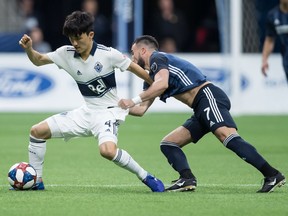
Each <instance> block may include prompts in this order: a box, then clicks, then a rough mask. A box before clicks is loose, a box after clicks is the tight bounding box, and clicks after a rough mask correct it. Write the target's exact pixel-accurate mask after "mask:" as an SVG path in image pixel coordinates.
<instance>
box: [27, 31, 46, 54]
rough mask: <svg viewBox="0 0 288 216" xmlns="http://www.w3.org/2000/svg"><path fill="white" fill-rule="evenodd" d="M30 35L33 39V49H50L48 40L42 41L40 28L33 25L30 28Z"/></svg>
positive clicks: (41, 50) (41, 51) (43, 51)
mask: <svg viewBox="0 0 288 216" xmlns="http://www.w3.org/2000/svg"><path fill="white" fill-rule="evenodd" d="M29 34H30V37H31V39H32V41H33V49H35V50H36V51H38V52H40V53H47V52H50V51H51V46H50V44H49V43H48V42H46V41H44V37H43V32H42V29H41V28H39V27H34V28H32V29H31V30H30V33H29Z"/></svg>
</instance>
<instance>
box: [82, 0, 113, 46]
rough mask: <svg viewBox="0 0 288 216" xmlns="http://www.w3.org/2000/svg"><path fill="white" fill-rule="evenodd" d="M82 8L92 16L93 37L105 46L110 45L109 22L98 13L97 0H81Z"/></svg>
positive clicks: (110, 32)
mask: <svg viewBox="0 0 288 216" xmlns="http://www.w3.org/2000/svg"><path fill="white" fill-rule="evenodd" d="M82 10H83V11H86V12H88V13H90V14H92V15H93V16H94V19H95V21H94V32H95V35H94V39H95V40H96V41H97V42H98V43H100V44H105V45H106V46H112V31H111V23H110V22H109V20H108V19H107V18H106V17H105V16H104V15H102V14H100V13H99V2H98V0H83V3H82Z"/></svg>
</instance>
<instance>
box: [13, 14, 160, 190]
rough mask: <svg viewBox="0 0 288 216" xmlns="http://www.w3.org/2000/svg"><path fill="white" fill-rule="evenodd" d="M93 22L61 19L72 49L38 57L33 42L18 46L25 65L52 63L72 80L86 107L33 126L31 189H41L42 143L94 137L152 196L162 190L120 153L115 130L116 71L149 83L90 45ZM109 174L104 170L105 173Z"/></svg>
mask: <svg viewBox="0 0 288 216" xmlns="http://www.w3.org/2000/svg"><path fill="white" fill-rule="evenodd" d="M93 21H94V18H93V17H92V15H91V14H89V13H87V12H81V11H76V12H73V13H72V14H70V15H68V16H67V17H66V20H65V23H64V27H63V33H64V35H65V36H67V37H68V38H69V40H70V42H71V44H72V46H68V45H67V46H62V47H60V48H58V49H57V50H56V51H54V52H49V53H47V54H41V53H39V52H37V51H35V50H34V49H33V48H32V40H31V38H30V37H29V36H27V35H24V36H23V37H22V38H21V40H20V41H19V44H20V45H21V46H22V48H23V49H24V50H25V51H26V54H27V56H28V57H29V59H30V61H31V62H32V63H33V64H35V65H37V66H40V65H45V64H52V63H54V64H56V65H57V66H58V67H59V68H60V69H64V70H65V71H66V72H67V73H69V74H70V75H71V77H73V79H74V80H75V81H76V83H77V85H78V88H79V90H80V92H81V94H82V96H83V99H84V101H85V103H84V104H83V106H81V107H79V108H77V109H74V110H71V111H68V112H63V113H59V114H56V115H53V116H51V117H49V118H47V119H45V120H44V121H42V122H40V123H38V124H35V125H33V126H32V128H31V131H30V142H29V148H28V149H29V163H30V164H31V165H32V166H33V167H34V168H35V169H36V171H37V184H36V185H35V187H34V188H33V189H35V190H44V189H45V187H44V183H43V179H42V172H43V162H44V156H45V153H46V140H48V139H50V138H63V139H64V140H66V141H67V140H69V139H70V138H73V137H87V136H94V137H95V138H97V139H98V145H99V151H100V154H101V156H103V157H104V158H106V159H108V160H110V161H113V162H114V163H115V164H117V165H118V166H120V167H122V168H124V169H126V170H129V171H130V172H132V173H134V174H135V175H136V176H137V177H138V178H139V179H140V180H141V181H142V182H143V183H144V184H146V185H147V186H148V187H149V188H150V189H151V190H152V191H153V192H163V191H164V185H163V183H162V182H161V180H159V179H157V178H155V177H154V176H152V175H151V174H149V173H148V172H147V171H146V170H145V169H143V168H142V167H141V166H140V165H139V164H138V163H137V162H136V161H135V160H134V159H133V158H132V157H131V156H130V155H129V153H128V152H126V151H125V150H123V149H120V148H118V146H117V142H118V138H117V135H118V126H119V124H120V123H121V122H123V121H124V120H125V117H126V115H128V111H127V110H123V109H121V108H119V107H117V104H118V101H119V98H118V96H117V91H116V80H115V68H119V69H120V70H121V71H125V70H130V71H131V72H133V73H134V74H136V75H137V76H139V77H141V78H142V79H144V80H146V81H147V82H149V83H152V80H151V79H150V77H149V76H148V74H147V73H146V71H144V70H143V69H142V68H141V67H139V65H137V64H135V63H134V62H132V61H131V60H130V59H129V58H127V57H126V56H125V55H123V54H122V53H121V52H119V51H118V50H116V49H114V48H112V47H106V46H104V45H101V44H97V43H96V42H95V41H94V40H93V37H94V31H93ZM107 172H108V171H107Z"/></svg>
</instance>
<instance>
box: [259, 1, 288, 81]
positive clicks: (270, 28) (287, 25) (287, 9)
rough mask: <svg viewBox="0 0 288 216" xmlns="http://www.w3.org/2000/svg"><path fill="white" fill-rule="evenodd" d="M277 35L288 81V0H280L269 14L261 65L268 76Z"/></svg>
mask: <svg viewBox="0 0 288 216" xmlns="http://www.w3.org/2000/svg"><path fill="white" fill-rule="evenodd" d="M276 37H279V39H280V43H281V55H282V63H283V68H284V71H285V74H286V78H287V81H288V0H280V4H279V5H277V6H276V7H275V8H273V9H272V10H270V11H269V13H268V15H267V20H266V37H265V41H264V46H263V51H262V66H261V71H262V73H263V75H264V76H267V70H268V67H269V64H268V57H269V55H270V54H271V53H272V52H273V49H274V44H275V38H276Z"/></svg>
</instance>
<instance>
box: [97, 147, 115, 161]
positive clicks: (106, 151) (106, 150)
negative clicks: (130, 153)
mask: <svg viewBox="0 0 288 216" xmlns="http://www.w3.org/2000/svg"><path fill="white" fill-rule="evenodd" d="M99 149H100V155H101V156H102V157H104V158H106V159H108V160H112V159H113V158H114V157H115V155H116V152H117V147H116V145H115V144H111V143H103V144H101V145H100V146H99Z"/></svg>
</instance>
